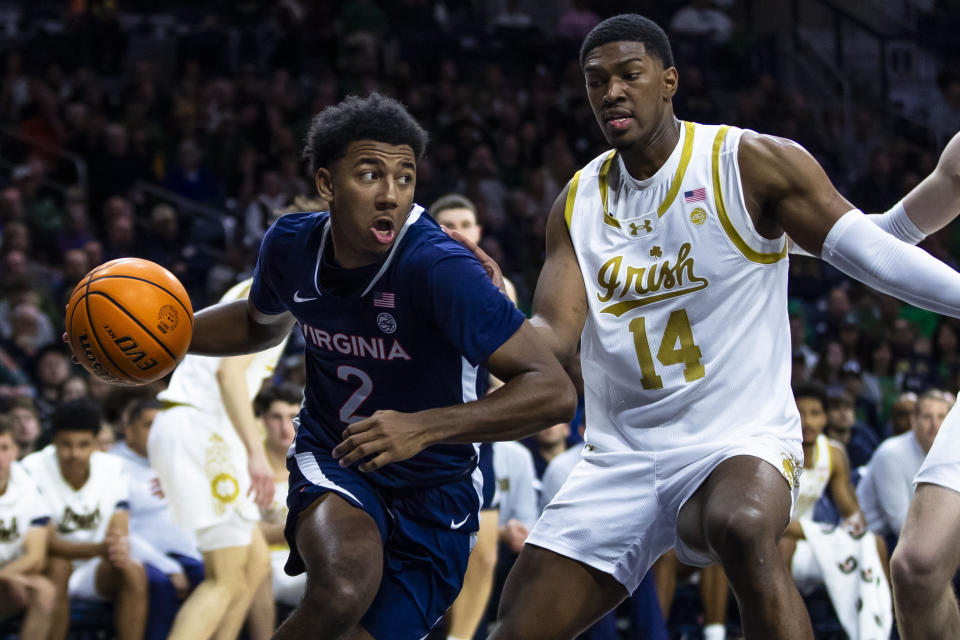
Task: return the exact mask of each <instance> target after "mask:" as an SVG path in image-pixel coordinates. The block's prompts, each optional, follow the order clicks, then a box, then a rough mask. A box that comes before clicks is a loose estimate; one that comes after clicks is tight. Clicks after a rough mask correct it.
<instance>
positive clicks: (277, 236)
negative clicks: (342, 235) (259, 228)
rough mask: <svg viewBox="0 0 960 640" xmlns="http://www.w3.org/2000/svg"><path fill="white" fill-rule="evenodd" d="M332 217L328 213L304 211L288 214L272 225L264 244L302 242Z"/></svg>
mask: <svg viewBox="0 0 960 640" xmlns="http://www.w3.org/2000/svg"><path fill="white" fill-rule="evenodd" d="M328 217H330V213H329V212H328V211H302V212H298V213H287V214H284V215H282V216H280V217H279V218H277V220H276V221H275V222H274V223H273V224H272V225H270V228H269V229H267V232H266V234H265V236H264V242H265V243H269V244H271V245H273V244H276V243H291V242H301V241H303V239H305V238H307V237H308V234H309V232H310V231H311V230H313V229H316V228H317V227H319V226H321V225H322V224H323V223H324V222H325V221H326V220H327V218H328Z"/></svg>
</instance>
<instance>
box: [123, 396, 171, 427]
mask: <svg viewBox="0 0 960 640" xmlns="http://www.w3.org/2000/svg"><path fill="white" fill-rule="evenodd" d="M150 409H157V410H158V411H159V410H160V409H163V403H162V402H160V401H159V400H157V398H156V396H152V395H151V396H145V397H143V398H136V399H134V400H131V401H130V404H128V405H127V408H126V410H125V411H124V413H125V414H126V420H125V421H124V422H125V423H126V424H132V423H133V421H134V420H136V419H138V418H139V417H140V416H141V415H142V414H143V412H144V411H149V410H150Z"/></svg>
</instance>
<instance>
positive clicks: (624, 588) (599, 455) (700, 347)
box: [493, 15, 960, 639]
mask: <svg viewBox="0 0 960 640" xmlns="http://www.w3.org/2000/svg"><path fill="white" fill-rule="evenodd" d="M581 65H582V68H583V70H584V75H585V80H586V85H587V94H588V98H589V100H590V103H591V106H592V108H593V110H594V115H595V116H596V117H597V120H598V122H599V123H600V126H601V128H602V130H603V133H604V135H605V137H606V138H607V141H608V142H609V143H610V144H611V146H612V147H614V151H611V152H608V153H604V154H603V155H601V156H599V157H598V158H596V159H595V160H594V161H593V162H591V163H589V164H588V165H587V166H586V167H585V168H584V169H583V170H581V171H580V172H578V173H577V175H576V176H575V177H574V178H573V180H571V182H570V184H569V185H568V186H567V187H566V188H565V189H564V190H563V192H562V193H561V194H560V196H559V197H558V199H557V201H556V202H555V204H554V207H553V209H552V211H551V213H550V219H549V222H548V228H547V259H546V263H545V265H544V268H543V271H542V273H541V276H540V281H539V283H538V286H537V292H536V295H535V297H534V318H533V321H532V322H533V324H534V325H535V326H537V327H538V328H539V329H540V332H541V336H542V337H543V338H545V339H546V340H548V342H549V343H550V344H551V346H552V347H553V349H554V352H555V353H556V354H557V355H558V357H560V359H561V361H569V359H570V358H572V357H573V355H574V354H575V352H576V346H577V343H578V340H582V347H581V362H582V368H583V374H584V381H585V387H586V402H587V404H586V412H587V425H588V426H587V432H586V434H585V439H586V442H587V444H586V450H585V452H584V459H583V460H582V461H581V462H580V463H579V464H578V466H577V468H575V470H574V471H573V473H572V474H571V476H570V478H569V479H568V481H567V483H566V484H565V485H564V487H563V488H562V489H561V490H560V492H559V493H558V494H557V496H556V498H555V499H554V500H553V502H551V504H550V505H548V506H547V508H546V510H545V511H544V513H543V515H542V517H541V519H540V521H539V522H538V524H537V526H536V527H535V529H534V531H533V532H532V534H531V536H530V539H529V540H528V544H527V546H526V547H525V548H524V551H523V553H521V556H520V559H519V560H518V562H517V564H516V565H515V567H514V570H513V572H512V574H511V577H510V579H508V582H507V585H506V587H505V590H504V595H503V598H502V600H501V610H500V618H501V621H500V624H499V626H498V628H497V629H496V630H495V632H494V634H493V637H494V638H497V639H502V638H525V639H533V638H550V639H557V638H570V637H573V636H575V635H576V634H577V633H578V632H579V631H580V630H582V629H584V628H586V627H587V626H589V624H590V623H591V622H592V621H593V620H595V619H597V618H598V617H599V616H600V615H602V614H603V613H605V612H606V611H607V610H609V609H611V608H612V607H613V606H615V605H616V604H617V603H618V602H619V601H620V600H622V599H623V598H624V597H625V596H626V594H627V593H629V591H630V590H632V589H633V588H634V587H635V586H636V585H637V583H638V582H639V581H640V579H641V578H642V577H643V575H644V574H645V573H646V571H647V569H648V568H649V566H650V564H651V563H652V562H653V560H655V559H656V558H657V557H658V556H659V555H660V554H662V553H663V552H664V551H666V550H667V549H669V548H670V547H675V548H676V551H677V555H678V557H679V558H680V560H681V561H684V562H686V563H688V564H694V565H705V564H708V563H710V562H712V561H718V562H720V564H721V565H722V566H723V568H724V570H725V572H726V573H727V576H728V578H729V579H730V582H731V585H732V587H733V590H734V593H735V595H736V596H737V599H738V602H739V604H740V609H741V617H742V620H743V624H744V631H745V634H746V636H747V638H811V637H812V631H811V629H810V623H809V619H808V617H807V614H806V611H805V609H804V607H803V602H802V600H801V599H800V597H799V594H798V593H797V590H796V587H795V586H794V584H793V580H792V579H791V576H790V574H789V572H788V571H787V570H786V567H785V565H784V563H783V562H782V561H780V558H779V557H778V551H777V540H778V539H779V537H780V536H781V534H782V532H783V530H784V528H785V526H786V525H787V523H788V521H789V518H790V511H791V505H792V498H793V491H794V490H795V489H796V486H797V484H798V474H799V467H800V466H801V464H802V462H801V456H802V449H801V446H800V445H801V438H800V427H799V416H798V414H797V410H796V406H795V404H794V402H793V398H792V396H791V393H790V384H789V382H790V381H789V377H790V347H789V330H788V329H789V327H788V322H787V313H786V282H787V262H786V260H785V258H786V254H787V250H788V246H787V239H786V234H789V235H790V237H792V238H793V239H794V240H795V241H796V242H797V243H798V244H799V245H800V246H801V247H802V248H804V249H806V250H807V251H808V252H809V253H811V254H813V255H818V256H821V257H822V258H823V259H825V260H827V261H828V262H830V263H831V264H833V265H834V266H836V267H837V268H839V269H841V270H842V271H844V272H845V273H847V274H848V275H851V276H853V277H856V278H857V279H859V280H861V281H863V282H865V283H867V284H869V285H871V286H873V287H874V288H876V289H878V290H881V291H884V292H885V293H888V294H891V295H895V296H897V297H899V298H901V299H903V300H906V301H907V302H910V303H911V304H915V305H918V306H922V307H925V308H927V309H930V310H933V311H938V312H941V313H947V314H950V315H953V316H957V315H960V275H958V274H957V273H955V272H954V271H953V270H951V269H950V268H949V267H947V266H945V265H943V264H942V263H940V262H938V261H937V260H935V259H934V258H932V257H931V256H929V255H928V254H926V253H925V252H923V251H921V250H919V249H917V248H915V247H911V246H909V245H908V244H906V243H904V242H902V241H900V240H898V239H897V238H896V237H894V236H893V235H891V234H888V233H885V232H884V230H883V229H881V228H879V226H878V225H876V224H873V223H872V222H871V220H869V219H867V217H866V216H864V215H863V214H862V213H861V212H859V211H858V210H857V209H855V208H854V207H853V205H851V204H850V203H849V202H847V201H846V200H845V199H844V198H843V197H842V196H841V195H840V194H839V193H837V191H836V190H835V189H834V187H833V186H832V185H831V183H830V181H829V179H828V178H827V177H826V175H825V174H824V172H823V170H822V169H821V168H820V166H819V165H818V164H817V163H816V161H815V160H814V159H813V158H812V157H811V156H810V155H809V154H808V153H807V152H806V151H805V150H804V149H803V148H801V147H800V146H799V145H797V144H796V143H793V142H792V141H789V140H784V139H780V138H775V137H771V136H765V135H760V134H757V133H754V132H751V131H743V130H740V129H736V128H733V127H728V126H704V125H697V124H693V123H681V122H679V121H678V120H677V119H676V117H675V116H674V114H673V109H672V97H673V94H674V93H675V92H676V88H677V71H676V69H675V68H674V67H673V62H672V53H671V52H670V46H669V42H668V40H667V38H666V35H665V34H664V33H663V31H662V30H661V29H660V28H659V27H658V26H657V25H655V24H654V23H652V22H651V21H649V20H647V19H645V18H642V17H641V16H636V15H624V16H617V17H614V18H611V19H609V20H606V21H604V22H602V23H601V24H600V25H598V26H597V27H596V28H594V30H593V31H592V32H591V33H590V34H589V35H588V36H587V38H586V39H585V42H584V44H583V47H582V48H581ZM953 213H955V212H951V215H952V214H953ZM601 519H602V522H603V524H602V526H597V523H598V521H599V520H601Z"/></svg>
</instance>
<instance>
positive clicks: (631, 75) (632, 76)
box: [624, 71, 641, 81]
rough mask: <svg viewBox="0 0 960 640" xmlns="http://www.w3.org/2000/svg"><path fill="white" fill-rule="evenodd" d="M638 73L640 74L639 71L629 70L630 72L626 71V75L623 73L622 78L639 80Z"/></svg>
mask: <svg viewBox="0 0 960 640" xmlns="http://www.w3.org/2000/svg"><path fill="white" fill-rule="evenodd" d="M640 75H641V74H640V72H639V71H631V72H630V73H628V74H627V75H625V76H624V78H625V79H626V80H628V81H633V80H639V79H640Z"/></svg>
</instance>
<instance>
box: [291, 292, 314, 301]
mask: <svg viewBox="0 0 960 640" xmlns="http://www.w3.org/2000/svg"><path fill="white" fill-rule="evenodd" d="M316 299H317V297H316V296H314V297H312V298H303V297H301V296H300V290H299V289H297V290H296V291H294V292H293V301H294V302H310V301H311V300H316Z"/></svg>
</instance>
